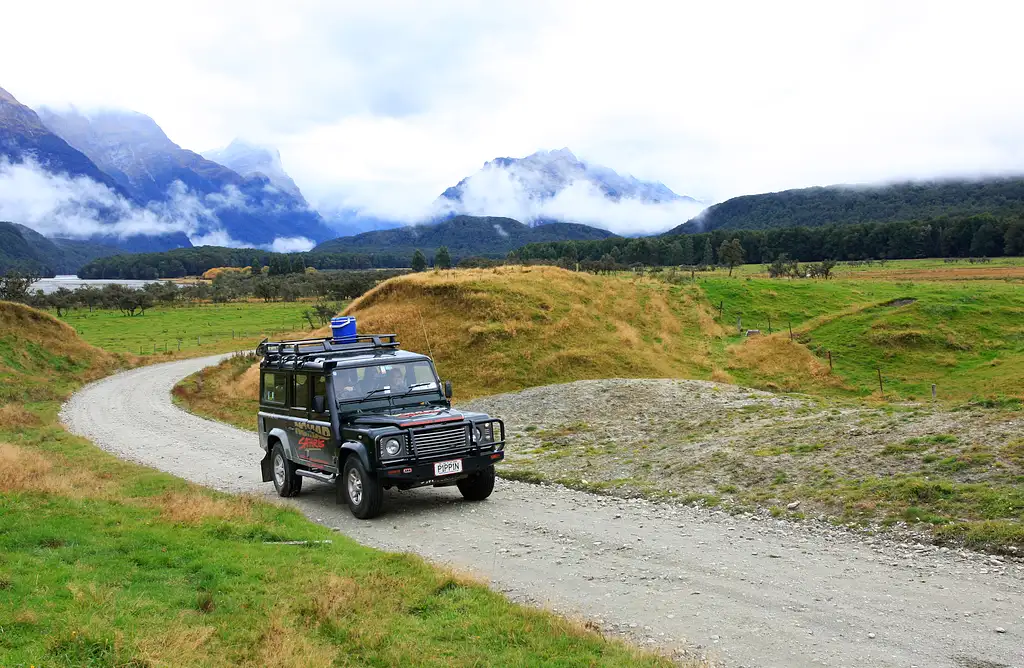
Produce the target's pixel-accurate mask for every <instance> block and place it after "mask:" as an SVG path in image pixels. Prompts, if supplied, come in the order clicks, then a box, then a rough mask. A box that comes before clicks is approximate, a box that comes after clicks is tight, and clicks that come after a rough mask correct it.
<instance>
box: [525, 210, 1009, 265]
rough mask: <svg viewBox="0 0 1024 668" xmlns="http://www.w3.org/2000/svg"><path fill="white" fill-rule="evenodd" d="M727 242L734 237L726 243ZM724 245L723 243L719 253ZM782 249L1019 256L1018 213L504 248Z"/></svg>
mask: <svg viewBox="0 0 1024 668" xmlns="http://www.w3.org/2000/svg"><path fill="white" fill-rule="evenodd" d="M732 241H736V242H737V244H736V245H733V244H731V243H727V242H732ZM723 244H726V246H725V247H727V248H728V249H729V250H728V251H726V252H727V255H726V256H724V257H723V255H722V251H723ZM782 254H785V255H786V256H787V258H788V259H790V260H795V261H799V262H821V261H823V260H836V261H849V260H872V259H873V260H879V259H893V260H895V259H912V258H926V257H950V258H957V257H1000V256H1020V255H1024V217H1017V216H1010V217H1005V218H999V217H996V216H993V215H991V214H979V215H972V216H963V217H942V218H934V219H930V220H914V221H906V222H895V223H862V224H859V225H826V226H822V227H783V228H772V229H765V230H714V231H712V232H704V233H700V234H679V235H665V236H660V237H642V238H636V239H628V238H621V237H612V238H609V239H602V240H599V241H563V242H550V243H537V244H528V245H526V246H523V247H522V248H519V249H518V250H515V251H513V252H511V253H509V258H508V259H509V260H510V261H513V262H543V263H552V264H564V265H566V266H575V265H576V264H581V265H584V264H585V265H586V266H583V267H582V268H584V269H587V268H596V269H595V270H597V271H600V270H601V266H610V265H616V266H622V265H625V266H630V265H637V264H640V265H646V266H713V265H716V264H722V265H730V260H731V261H733V263H734V264H738V263H736V262H735V259H736V257H737V256H739V255H742V258H743V259H742V260H741V261H742V262H747V263H765V264H770V263H772V262H773V261H774V260H775V259H776V258H777V257H778V256H780V255H782Z"/></svg>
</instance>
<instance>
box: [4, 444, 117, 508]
mask: <svg viewBox="0 0 1024 668" xmlns="http://www.w3.org/2000/svg"><path fill="white" fill-rule="evenodd" d="M111 489H112V483H111V482H110V481H109V480H104V479H102V478H99V477H98V476H96V474H94V473H93V472H91V471H84V470H81V469H78V468H75V467H70V468H68V467H64V466H60V465H59V462H58V466H56V467H55V466H54V464H53V463H52V462H51V461H50V460H49V459H46V458H44V457H43V456H42V455H40V454H39V453H37V452H33V451H31V450H28V449H26V448H22V447H19V446H17V445H12V444H10V443H0V492H39V493H44V494H59V495H61V496H69V497H72V498H77V499H81V498H100V497H105V496H107V495H108V493H109V492H110V491H111Z"/></svg>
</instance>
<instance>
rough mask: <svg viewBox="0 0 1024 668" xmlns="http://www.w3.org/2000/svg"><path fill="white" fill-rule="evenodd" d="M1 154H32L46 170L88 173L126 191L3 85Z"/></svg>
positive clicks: (15, 157)
mask: <svg viewBox="0 0 1024 668" xmlns="http://www.w3.org/2000/svg"><path fill="white" fill-rule="evenodd" d="M0 156H5V157H7V158H8V159H10V161H11V162H22V161H24V160H25V159H26V158H31V159H33V160H35V161H36V162H38V163H39V165H40V166H41V167H43V168H45V169H47V170H50V171H53V172H60V173H64V174H68V175H69V176H86V177H88V178H90V179H92V180H93V181H96V182H97V183H101V184H103V185H105V186H106V187H108V188H110V189H111V190H114V191H116V192H118V193H120V194H123V195H126V194H127V193H126V192H125V191H124V190H122V189H121V188H120V187H119V186H118V185H117V183H115V182H114V180H113V179H112V178H111V177H110V176H108V175H107V174H106V173H105V172H103V170H101V169H100V168H99V167H97V166H96V164H95V163H94V162H93V161H92V160H90V159H89V158H88V157H86V156H85V154H84V153H82V152H81V151H79V150H78V149H75V148H73V147H72V146H71V145H70V144H69V143H68V142H67V141H65V140H64V139H62V138H61V137H59V136H57V135H56V134H54V133H53V132H51V131H50V130H49V129H48V128H47V127H46V126H45V125H44V124H43V122H42V121H41V120H40V119H39V115H38V114H36V112H35V111H33V110H32V109H30V108H29V107H26V106H25V105H23V104H21V103H20V102H18V100H17V99H16V98H15V97H14V96H13V95H11V94H10V93H8V92H7V91H5V90H4V89H3V88H0Z"/></svg>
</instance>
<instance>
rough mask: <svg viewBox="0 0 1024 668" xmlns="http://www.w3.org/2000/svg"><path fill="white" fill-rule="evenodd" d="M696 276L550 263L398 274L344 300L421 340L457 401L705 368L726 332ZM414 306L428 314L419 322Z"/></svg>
mask: <svg viewBox="0 0 1024 668" xmlns="http://www.w3.org/2000/svg"><path fill="white" fill-rule="evenodd" d="M697 294H698V292H697V290H696V289H695V288H694V287H693V286H686V287H676V286H670V285H667V284H665V283H663V282H660V281H654V280H641V281H628V280H622V279H621V278H619V277H614V276H612V277H607V276H593V275H588V274H582V273H574V272H570V271H566V270H563V269H555V268H551V267H527V268H523V267H514V268H513V267H506V268H500V269H496V270H483V269H481V270H462V271H458V272H452V273H445V272H442V273H439V274H435V273H433V272H426V273H422V274H411V275H408V276H402V277H398V278H393V279H391V280H389V281H387V282H385V283H382V284H381V285H379V286H377V288H375V289H374V290H371V291H370V292H368V293H366V294H365V295H363V296H362V297H361V298H359V299H357V300H356V301H354V302H353V303H352V304H351V305H350V306H349V308H348V309H346V311H345V315H352V316H355V317H356V318H357V319H358V322H359V329H360V330H361V331H364V332H396V333H398V334H399V336H400V338H401V341H402V345H403V347H405V348H408V349H410V350H419V351H428V352H430V353H431V354H432V355H433V356H434V358H435V359H437V360H438V364H439V368H438V371H439V373H440V374H441V375H442V376H443V377H445V378H449V379H452V380H453V381H454V383H455V394H456V396H457V398H458V399H460V400H464V399H466V398H468V397H475V396H480V395H486V394H494V393H496V392H506V391H512V390H519V389H522V388H524V387H531V386H534V385H544V384H549V383H560V382H568V381H572V380H580V379H585V378H618V377H625V378H665V377H679V376H684V377H705V378H706V377H707V376H708V375H710V374H711V372H712V368H711V363H710V360H709V359H708V357H707V351H708V343H709V341H710V340H711V339H713V338H714V337H716V336H718V335H719V334H720V333H721V329H720V328H719V326H718V325H716V324H715V323H714V321H713V319H712V317H711V315H710V312H709V311H708V310H707V309H706V307H705V305H704V304H703V302H702V301H700V300H698V299H697V298H696V295H697ZM421 316H422V317H423V318H425V321H421Z"/></svg>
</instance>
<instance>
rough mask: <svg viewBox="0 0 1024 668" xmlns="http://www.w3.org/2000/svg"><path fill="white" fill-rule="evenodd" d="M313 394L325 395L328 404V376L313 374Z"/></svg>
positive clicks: (317, 395)
mask: <svg viewBox="0 0 1024 668" xmlns="http://www.w3.org/2000/svg"><path fill="white" fill-rule="evenodd" d="M313 396H314V397H323V398H324V406H326V405H327V376H313Z"/></svg>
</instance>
